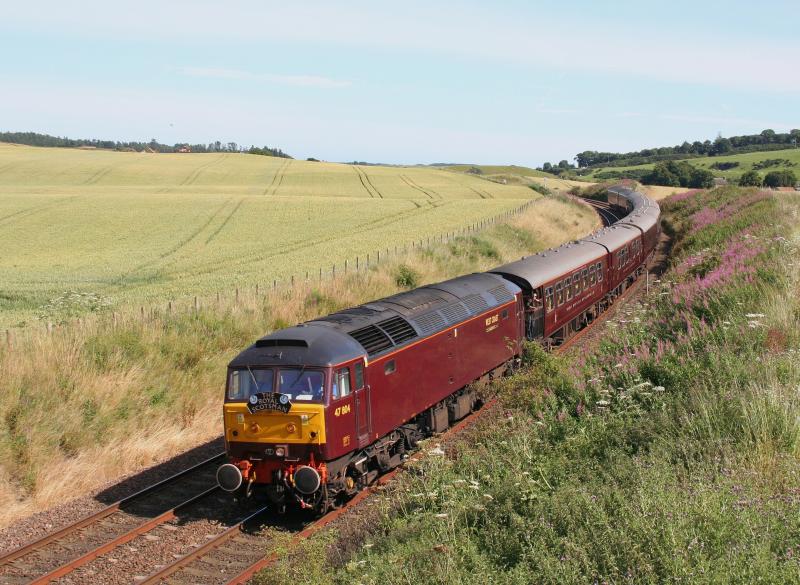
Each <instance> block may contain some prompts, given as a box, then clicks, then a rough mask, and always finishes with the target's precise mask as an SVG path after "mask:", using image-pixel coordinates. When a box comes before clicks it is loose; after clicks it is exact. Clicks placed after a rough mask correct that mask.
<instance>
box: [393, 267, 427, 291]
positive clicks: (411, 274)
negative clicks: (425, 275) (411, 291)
mask: <svg viewBox="0 0 800 585" xmlns="http://www.w3.org/2000/svg"><path fill="white" fill-rule="evenodd" d="M420 278H421V275H420V273H419V272H417V271H416V270H414V269H413V268H411V267H410V266H408V265H407V264H401V265H400V266H398V267H397V269H396V270H395V273H394V282H395V284H397V286H399V287H402V288H417V287H418V286H419V282H420Z"/></svg>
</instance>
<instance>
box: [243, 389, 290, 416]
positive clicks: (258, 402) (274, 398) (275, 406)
mask: <svg viewBox="0 0 800 585" xmlns="http://www.w3.org/2000/svg"><path fill="white" fill-rule="evenodd" d="M290 408H292V401H291V400H289V397H288V396H287V395H286V394H281V393H280V392H259V393H257V394H253V395H252V396H251V397H250V399H249V400H248V401H247V410H249V411H250V414H255V413H257V412H261V411H264V410H277V411H278V412H282V413H283V414H287V413H288V412H289V409H290Z"/></svg>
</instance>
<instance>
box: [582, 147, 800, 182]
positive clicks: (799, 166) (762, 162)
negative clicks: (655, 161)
mask: <svg viewBox="0 0 800 585" xmlns="http://www.w3.org/2000/svg"><path fill="white" fill-rule="evenodd" d="M685 160H686V161H687V162H689V163H690V164H691V165H693V166H696V167H700V168H704V169H708V170H709V171H711V172H712V173H713V174H714V176H717V177H724V178H726V179H738V178H739V177H740V176H741V175H742V173H744V172H746V171H749V170H752V169H753V168H755V170H757V171H758V172H760V173H761V175H762V176H763V175H764V174H766V173H768V172H770V171H781V170H784V169H792V170H794V172H795V174H798V175H800V149H798V148H788V149H785V150H769V151H764V152H747V153H743V154H732V155H729V156H705V157H702V158H687V159H685ZM718 163H739V166H737V167H734V168H732V169H728V170H719V169H717V168H714V167H712V166H711V165H714V164H718ZM759 167H760V168H759ZM652 168H653V165H652V164H646V165H638V166H631V167H602V168H598V169H596V170H594V171H593V172H592V174H590V175H586V179H587V180H593V179H595V178H596V175H597V173H601V172H603V171H629V170H632V169H652Z"/></svg>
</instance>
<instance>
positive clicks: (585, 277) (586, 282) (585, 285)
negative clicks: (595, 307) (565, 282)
mask: <svg viewBox="0 0 800 585" xmlns="http://www.w3.org/2000/svg"><path fill="white" fill-rule="evenodd" d="M581 273H582V274H583V290H586V289H587V288H589V269H588V268H584V269H583V270H582V272H581Z"/></svg>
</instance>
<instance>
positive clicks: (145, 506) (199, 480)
mask: <svg viewBox="0 0 800 585" xmlns="http://www.w3.org/2000/svg"><path fill="white" fill-rule="evenodd" d="M224 457H225V453H219V454H217V455H215V456H213V457H211V458H209V459H206V460H205V461H202V462H200V463H198V464H196V465H194V466H192V467H190V468H188V469H185V470H183V471H181V472H179V473H177V474H175V475H172V476H170V477H168V478H166V479H164V480H163V481H160V482H158V483H156V484H153V485H151V486H149V487H147V488H145V489H143V490H141V491H139V492H136V493H135V494H132V495H131V496H128V497H127V498H124V499H122V500H119V501H117V502H115V503H113V504H111V505H109V506H106V507H105V508H103V509H102V510H99V511H98V512H95V513H94V514H90V515H89V516H86V517H84V518H82V519H81V520H78V521H77V522H74V523H72V524H69V525H67V526H65V527H63V528H61V529H59V530H56V531H55V532H51V533H50V534H47V535H45V536H43V537H42V538H39V539H38V540H35V541H33V542H30V543H28V544H26V545H24V546H21V547H19V548H17V549H15V550H13V551H11V552H9V553H7V554H5V555H3V556H2V557H0V583H2V584H3V585H17V584H21V583H37V584H38V583H49V582H52V581H55V580H57V579H59V578H61V577H63V576H64V575H67V574H69V573H72V572H73V571H75V570H76V569H78V568H79V567H82V566H84V565H86V564H87V563H90V562H91V561H93V560H94V559H96V558H98V557H100V556H102V555H104V554H106V553H108V552H110V551H112V550H114V549H116V548H117V547H119V546H120V545H122V544H125V543H127V542H129V541H131V540H133V539H134V538H137V537H138V536H140V535H142V534H145V533H147V532H149V531H151V530H153V529H154V528H156V527H158V526H161V525H163V524H165V523H167V522H169V521H171V520H173V519H175V518H176V517H177V516H178V515H179V514H181V513H182V512H184V511H186V510H188V509H189V508H191V507H192V506H193V505H195V504H197V503H198V502H200V501H202V500H203V499H205V498H207V497H209V496H211V495H212V494H214V493H216V492H217V491H218V490H219V487H218V486H217V485H216V481H215V472H216V468H217V466H218V465H219V463H220V462H221V461H222V459H223V458H224Z"/></svg>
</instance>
